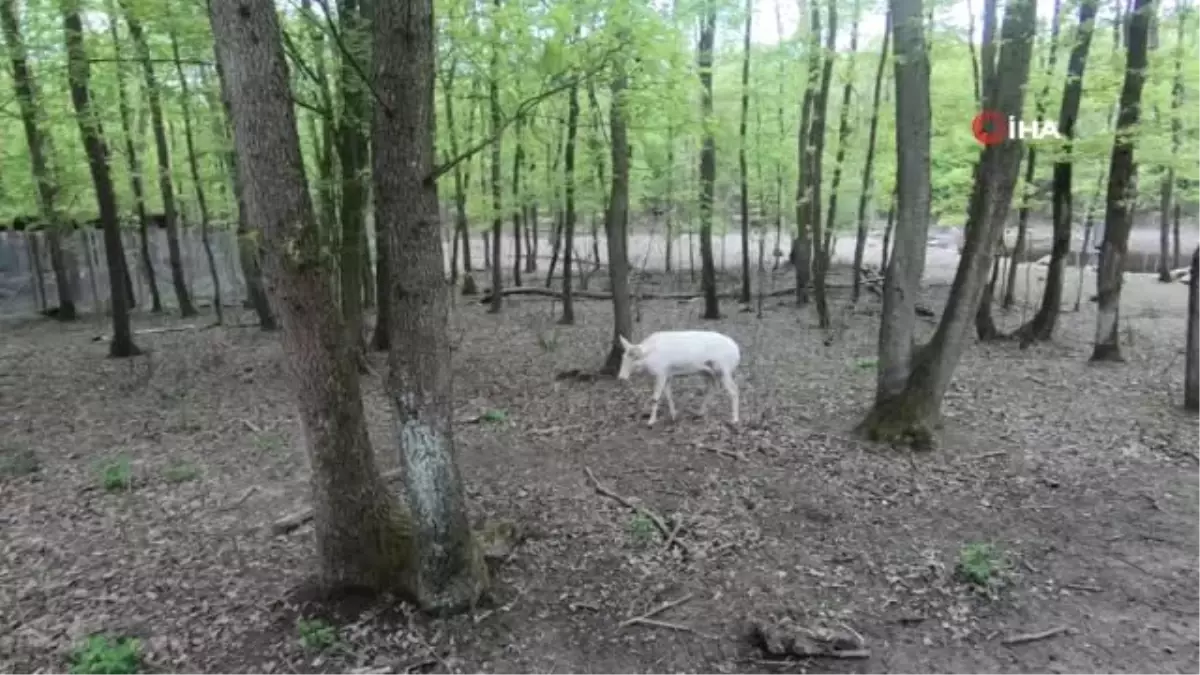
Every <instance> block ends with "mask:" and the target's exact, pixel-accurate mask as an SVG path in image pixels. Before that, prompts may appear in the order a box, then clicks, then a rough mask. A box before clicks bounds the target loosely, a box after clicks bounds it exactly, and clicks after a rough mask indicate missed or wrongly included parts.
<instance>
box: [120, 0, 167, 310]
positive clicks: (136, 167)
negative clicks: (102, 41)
mask: <svg viewBox="0 0 1200 675" xmlns="http://www.w3.org/2000/svg"><path fill="white" fill-rule="evenodd" d="M109 2H110V4H109V12H108V14H109V21H108V28H109V32H110V34H111V35H112V43H113V54H114V55H115V58H116V59H117V60H118V61H119V62H118V63H117V64H116V66H115V69H116V74H117V97H118V102H119V109H120V114H121V131H122V133H123V134H124V135H125V160H126V162H128V165H129V187H130V190H131V191H132V192H133V201H134V209H135V210H136V213H137V218H138V242H139V245H140V256H141V262H142V274H144V275H145V277H146V284H147V285H149V286H150V311H151V312H152V313H154V314H161V313H162V311H163V307H162V295H161V294H159V292H158V274H157V273H156V272H155V270H154V259H153V258H152V257H151V255H150V227H149V224H148V222H147V219H146V188H145V186H144V185H143V184H142V162H141V157H140V156H139V155H138V150H137V144H136V143H135V142H134V135H133V123H132V113H131V111H130V106H129V97H128V94H127V93H126V90H125V63H124V61H122V60H121V58H122V57H121V37H120V34H119V33H118V28H117V25H118V23H117V22H118V18H117V12H116V9H115V8H114V7H112V5H111V0H109Z"/></svg>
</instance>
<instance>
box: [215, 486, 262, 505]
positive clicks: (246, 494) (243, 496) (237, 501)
mask: <svg viewBox="0 0 1200 675" xmlns="http://www.w3.org/2000/svg"><path fill="white" fill-rule="evenodd" d="M255 492H258V486H257V485H251V486H250V487H248V488H246V491H245V492H243V493H242V494H241V496H240V497H238V498H237V499H235V500H233V501H232V502H230V503H229V504H228V505H227V506H223V507H221V510H222V511H230V510H232V509H235V508H237V507H239V506H241V505H242V502H244V501H246V500H247V499H249V498H250V495H252V494H254V493H255Z"/></svg>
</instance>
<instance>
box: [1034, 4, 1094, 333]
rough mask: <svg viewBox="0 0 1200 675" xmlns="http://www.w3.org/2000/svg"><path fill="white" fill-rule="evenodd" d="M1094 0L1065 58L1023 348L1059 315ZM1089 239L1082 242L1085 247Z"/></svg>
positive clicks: (1085, 7) (1083, 8) (1084, 7)
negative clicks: (1060, 143) (1034, 303)
mask: <svg viewBox="0 0 1200 675" xmlns="http://www.w3.org/2000/svg"><path fill="white" fill-rule="evenodd" d="M1096 5H1097V0H1082V1H1081V2H1080V4H1079V30H1078V32H1077V33H1076V38H1075V42H1074V46H1073V47H1072V48H1071V55H1070V57H1068V60H1067V81H1066V85H1065V86H1064V87H1063V98H1062V105H1061V106H1060V107H1059V111H1058V131H1059V133H1060V134H1062V135H1063V138H1065V139H1066V144H1065V150H1066V153H1065V154H1064V156H1062V157H1061V158H1059V159H1058V160H1056V161H1055V163H1054V184H1053V195H1052V200H1053V203H1052V206H1051V209H1052V214H1053V215H1052V218H1053V221H1054V243H1053V245H1052V246H1051V249H1050V264H1049V267H1048V268H1047V270H1046V286H1045V289H1044V290H1043V292H1042V304H1041V307H1039V308H1038V311H1037V313H1036V314H1034V316H1033V319H1032V320H1030V321H1029V323H1027V324H1025V325H1024V326H1021V328H1019V329H1018V330H1017V336H1018V337H1019V338H1020V340H1021V346H1022V347H1026V346H1028V345H1029V344H1030V343H1032V342H1033V341H1035V340H1041V341H1046V340H1049V339H1050V338H1051V337H1053V335H1054V327H1055V325H1056V324H1057V323H1058V315H1059V312H1060V311H1061V309H1062V300H1063V276H1064V272H1065V270H1066V265H1067V255H1068V254H1069V253H1070V252H1071V221H1072V218H1073V215H1072V209H1073V206H1074V196H1073V195H1072V190H1073V185H1072V183H1073V177H1072V171H1073V168H1074V162H1073V161H1072V158H1071V154H1070V151H1071V144H1072V142H1073V140H1074V138H1075V118H1076V117H1078V115H1079V103H1080V101H1081V100H1082V98H1083V74H1084V69H1085V67H1086V65H1087V56H1088V49H1089V48H1090V47H1091V43H1092V33H1093V32H1094V31H1093V25H1094V22H1095V18H1096ZM1087 245H1088V242H1086V241H1085V242H1084V244H1083V246H1084V250H1083V251H1080V255H1083V253H1084V252H1085V251H1086V250H1087Z"/></svg>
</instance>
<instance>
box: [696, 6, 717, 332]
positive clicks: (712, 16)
mask: <svg viewBox="0 0 1200 675" xmlns="http://www.w3.org/2000/svg"><path fill="white" fill-rule="evenodd" d="M716 32H717V5H716V0H705V9H704V15H703V16H702V17H701V20H700V44H699V49H698V52H699V55H698V61H699V66H700V87H701V94H700V101H701V104H700V110H701V115H702V116H703V119H704V120H705V124H704V129H705V130H704V136H703V139H704V140H703V145H702V146H701V149H700V286H701V288H702V289H703V291H704V314H702V315H701V317H700V318H702V319H719V318H721V310H720V307H719V306H718V304H717V302H718V301H717V271H716V268H715V267H714V266H713V246H712V223H713V194H714V188H715V183H716V179H717V148H716V140H715V139H714V138H713V130H712V126H711V125H710V123H709V120H710V119H711V118H712V114H713V72H712V70H713V41H714V40H715V38H716Z"/></svg>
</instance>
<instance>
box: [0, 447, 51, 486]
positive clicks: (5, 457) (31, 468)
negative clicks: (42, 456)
mask: <svg viewBox="0 0 1200 675" xmlns="http://www.w3.org/2000/svg"><path fill="white" fill-rule="evenodd" d="M41 469H42V465H41V462H40V461H38V458H37V454H36V453H34V451H33V449H32V448H27V447H23V446H15V445H8V444H4V445H0V478H22V477H24V476H29V475H32V474H35V473H37V472H39V471H41Z"/></svg>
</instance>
